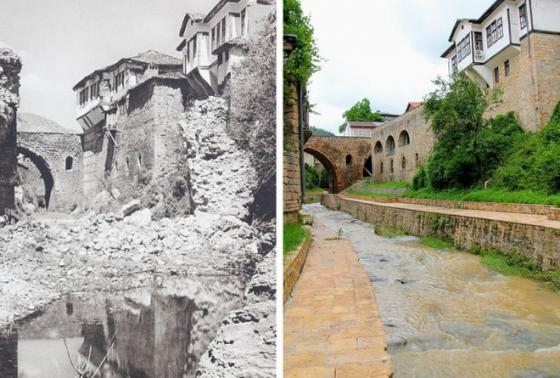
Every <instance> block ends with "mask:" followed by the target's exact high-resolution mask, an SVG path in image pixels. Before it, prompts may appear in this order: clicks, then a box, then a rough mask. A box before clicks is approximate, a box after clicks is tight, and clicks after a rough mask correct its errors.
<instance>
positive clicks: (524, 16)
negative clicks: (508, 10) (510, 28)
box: [519, 3, 527, 29]
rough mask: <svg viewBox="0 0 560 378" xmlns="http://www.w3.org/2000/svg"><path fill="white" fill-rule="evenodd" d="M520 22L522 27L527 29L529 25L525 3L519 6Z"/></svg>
mask: <svg viewBox="0 0 560 378" xmlns="http://www.w3.org/2000/svg"><path fill="white" fill-rule="evenodd" d="M519 24H520V26H521V29H525V28H526V27H527V4H526V3H524V4H523V5H522V6H520V7H519Z"/></svg>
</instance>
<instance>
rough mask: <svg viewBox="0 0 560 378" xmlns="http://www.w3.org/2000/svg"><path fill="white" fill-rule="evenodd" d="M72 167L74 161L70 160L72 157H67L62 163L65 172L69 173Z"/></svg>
mask: <svg viewBox="0 0 560 378" xmlns="http://www.w3.org/2000/svg"><path fill="white" fill-rule="evenodd" d="M73 165H74V159H73V158H72V156H67V157H66V160H65V161H64V167H65V169H66V170H67V171H71V170H72V166H73Z"/></svg>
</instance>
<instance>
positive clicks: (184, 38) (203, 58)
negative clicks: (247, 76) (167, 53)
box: [177, 0, 274, 91]
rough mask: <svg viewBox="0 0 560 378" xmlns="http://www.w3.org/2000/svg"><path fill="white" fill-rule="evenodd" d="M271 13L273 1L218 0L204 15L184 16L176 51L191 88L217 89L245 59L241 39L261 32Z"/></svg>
mask: <svg viewBox="0 0 560 378" xmlns="http://www.w3.org/2000/svg"><path fill="white" fill-rule="evenodd" d="M272 10H274V0H220V1H219V2H218V4H216V6H215V7H214V8H212V10H211V11H210V12H209V13H208V14H207V15H206V16H204V15H195V14H189V13H187V14H186V15H185V17H184V19H183V23H182V25H181V30H180V32H179V36H180V37H181V43H180V44H179V46H177V51H180V52H182V57H183V58H182V60H183V73H184V74H185V75H186V76H187V78H188V79H189V82H190V83H191V85H198V86H203V87H208V88H211V89H212V90H214V91H216V90H218V89H219V88H220V87H221V86H222V84H223V83H224V81H225V79H226V78H227V76H228V75H229V74H230V73H231V69H232V67H233V66H234V65H235V64H236V63H238V62H239V61H241V60H242V59H243V57H244V56H245V51H244V49H243V47H242V45H241V42H242V41H243V39H245V38H247V36H249V35H251V34H255V33H257V32H258V31H259V30H261V28H262V27H263V26H264V22H265V20H266V17H267V15H268V14H269V13H270V12H271V11H272Z"/></svg>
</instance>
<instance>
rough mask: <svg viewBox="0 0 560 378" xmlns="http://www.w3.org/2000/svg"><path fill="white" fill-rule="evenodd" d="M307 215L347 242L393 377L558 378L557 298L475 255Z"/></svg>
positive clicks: (329, 215)
mask: <svg viewBox="0 0 560 378" xmlns="http://www.w3.org/2000/svg"><path fill="white" fill-rule="evenodd" d="M306 209H307V211H310V212H311V213H313V214H314V218H315V221H316V222H320V223H322V224H324V225H326V226H327V227H329V228H330V229H331V230H333V232H336V231H337V230H338V229H339V228H342V230H343V232H344V237H345V238H347V239H349V240H351V242H352V243H353V246H354V248H355V250H356V251H357V253H358V256H359V258H360V262H361V263H362V265H363V266H364V268H365V269H366V271H367V272H368V274H369V276H370V281H371V282H372V285H373V287H374V288H375V293H376V296H377V301H378V304H379V307H380V311H381V315H382V320H383V322H384V324H385V332H386V335H387V341H388V345H389V347H388V352H389V353H390V355H391V358H392V361H393V365H394V367H395V377H485V378H486V377H538V378H544V377H560V294H558V293H554V292H552V291H550V290H548V289H545V288H543V287H542V286H541V285H539V284H538V283H536V282H533V281H531V280H527V279H522V278H517V277H505V276H502V275H500V274H497V273H495V272H493V271H491V270H490V269H488V268H486V267H485V266H484V265H482V263H481V262H480V258H479V257H477V256H473V255H470V254H468V253H464V252H459V251H454V250H436V249H432V248H427V247H424V246H422V245H421V244H420V243H419V242H418V239H416V238H413V237H400V238H394V239H387V238H382V237H380V236H377V235H375V233H374V232H373V226H372V225H370V224H367V223H364V222H361V221H358V220H356V219H354V218H352V217H351V216H350V215H348V214H346V213H342V212H336V211H331V210H328V209H326V208H324V207H322V206H320V205H309V206H307V207H306Z"/></svg>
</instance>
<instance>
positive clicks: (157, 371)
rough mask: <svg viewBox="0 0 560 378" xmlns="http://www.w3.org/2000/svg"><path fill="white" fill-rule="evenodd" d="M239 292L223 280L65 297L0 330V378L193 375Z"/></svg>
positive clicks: (119, 377) (240, 291)
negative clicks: (35, 315) (12, 328)
mask: <svg viewBox="0 0 560 378" xmlns="http://www.w3.org/2000/svg"><path fill="white" fill-rule="evenodd" d="M234 281H235V280H234ZM185 285H186V286H188V288H185ZM193 288H194V289H193ZM242 293H243V288H242V287H241V285H240V284H238V283H235V282H231V280H230V281H228V282H223V281H217V282H214V283H212V284H208V283H206V284H204V285H202V284H201V283H200V282H198V283H189V284H186V283H184V282H183V283H182V284H181V285H179V286H178V287H174V288H173V289H162V290H156V291H153V292H151V291H146V290H134V291H130V292H127V293H123V294H120V295H116V294H115V295H111V296H105V295H104V296H97V297H94V298H88V299H87V300H81V299H80V298H78V297H77V296H76V295H69V296H67V298H66V299H65V300H64V301H60V302H58V303H55V304H53V305H52V306H50V307H49V308H48V309H47V310H46V311H45V312H44V313H42V314H39V315H38V316H37V317H35V318H33V319H30V320H28V321H25V322H22V323H21V324H18V325H17V327H16V328H15V329H14V330H13V331H10V332H5V333H3V334H0V377H2V378H11V377H17V378H24V377H25V378H28V377H29V378H31V377H33V378H52V377H60V378H67V377H68V378H71V377H78V376H80V374H79V373H77V372H87V375H85V376H87V377H92V376H95V377H100V378H126V377H131V378H144V377H146V378H148V377H149V378H156V377H157V378H159V377H169V378H176V377H181V378H182V377H192V376H194V372H195V370H196V363H197V362H198V359H199V358H200V356H201V354H202V353H203V352H204V351H205V350H206V348H207V346H208V345H209V343H210V342H211V340H212V339H213V337H214V336H215V333H216V331H217V328H218V326H219V323H220V321H221V320H222V319H223V318H224V317H225V315H226V314H227V313H228V312H230V311H231V310H233V309H235V308H237V307H238V305H239V303H240V300H241V298H242ZM93 373H95V375H93Z"/></svg>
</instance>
